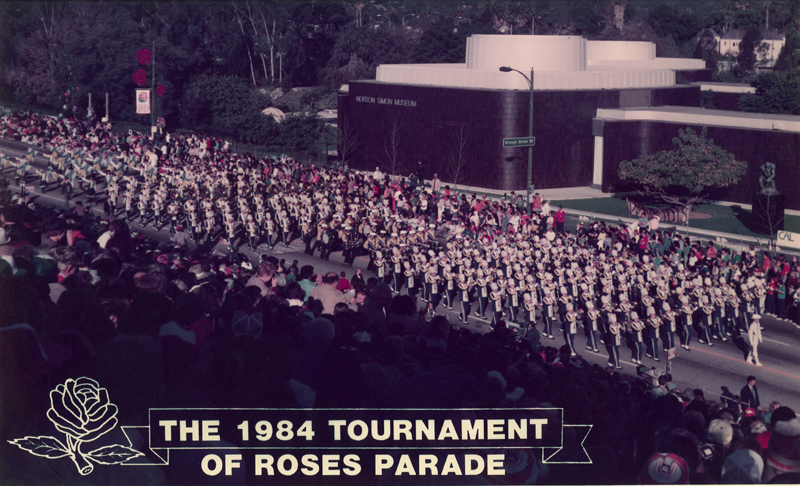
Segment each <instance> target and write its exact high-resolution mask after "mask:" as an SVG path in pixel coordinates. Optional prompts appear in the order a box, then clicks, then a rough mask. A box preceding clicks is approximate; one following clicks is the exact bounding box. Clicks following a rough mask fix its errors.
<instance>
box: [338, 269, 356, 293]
mask: <svg viewBox="0 0 800 486" xmlns="http://www.w3.org/2000/svg"><path fill="white" fill-rule="evenodd" d="M352 288H353V286H352V285H350V281H349V280H347V274H346V273H345V272H344V270H342V272H341V273H340V274H339V283H338V284H337V285H336V290H338V291H339V292H343V293H344V292H347V291H348V290H350V289H352Z"/></svg>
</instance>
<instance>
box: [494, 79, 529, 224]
mask: <svg viewBox="0 0 800 486" xmlns="http://www.w3.org/2000/svg"><path fill="white" fill-rule="evenodd" d="M500 71H502V72H504V73H510V72H511V71H516V72H518V73H519V74H521V75H522V77H523V78H525V81H527V82H528V87H529V88H530V106H529V116H528V137H531V138H533V67H531V77H530V78H529V77H528V76H527V75H526V74H525V73H523V72H522V71H519V70H517V69H514V68H512V67H509V66H502V67H500ZM526 190H527V192H526V193H527V195H528V197H527V199H526V201H525V203H526V204H527V206H528V216H531V215H532V213H533V209H532V208H531V193H532V192H533V145H529V146H528V183H527V184H526Z"/></svg>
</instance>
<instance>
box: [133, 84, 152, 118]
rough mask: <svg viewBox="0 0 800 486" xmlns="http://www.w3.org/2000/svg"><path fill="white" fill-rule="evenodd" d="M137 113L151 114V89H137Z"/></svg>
mask: <svg viewBox="0 0 800 486" xmlns="http://www.w3.org/2000/svg"><path fill="white" fill-rule="evenodd" d="M136 114H137V115H149V114H150V90H149V89H137V90H136Z"/></svg>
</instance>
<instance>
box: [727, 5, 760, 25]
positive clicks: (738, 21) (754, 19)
mask: <svg viewBox="0 0 800 486" xmlns="http://www.w3.org/2000/svg"><path fill="white" fill-rule="evenodd" d="M762 25H764V15H762V14H761V12H759V11H758V10H756V9H754V8H748V9H744V10H739V11H737V12H736V13H735V14H734V15H733V22H732V27H733V28H734V29H742V30H749V29H751V28H753V27H755V28H757V29H760V28H761V26H762Z"/></svg>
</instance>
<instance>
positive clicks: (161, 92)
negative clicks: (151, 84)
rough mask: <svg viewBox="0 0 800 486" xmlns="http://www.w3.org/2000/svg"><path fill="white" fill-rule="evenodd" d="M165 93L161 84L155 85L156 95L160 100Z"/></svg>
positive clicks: (165, 90) (165, 89)
mask: <svg viewBox="0 0 800 486" xmlns="http://www.w3.org/2000/svg"><path fill="white" fill-rule="evenodd" d="M166 92H167V88H165V87H164V85H163V84H157V85H156V94H157V95H158V96H159V97H160V98H161V97H163V96H164V94H165V93H166Z"/></svg>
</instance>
